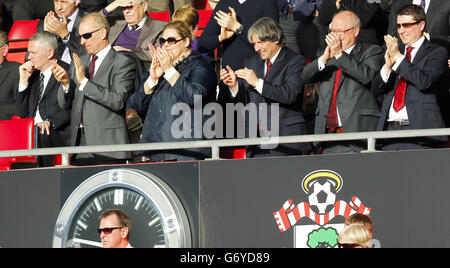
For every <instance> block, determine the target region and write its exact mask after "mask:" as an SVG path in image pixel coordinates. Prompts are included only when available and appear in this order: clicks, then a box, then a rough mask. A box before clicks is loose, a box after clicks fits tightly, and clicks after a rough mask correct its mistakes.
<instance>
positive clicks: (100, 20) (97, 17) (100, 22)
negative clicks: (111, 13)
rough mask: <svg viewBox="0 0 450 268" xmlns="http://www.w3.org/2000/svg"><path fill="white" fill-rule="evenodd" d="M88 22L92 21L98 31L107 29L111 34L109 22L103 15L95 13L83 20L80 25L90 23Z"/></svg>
mask: <svg viewBox="0 0 450 268" xmlns="http://www.w3.org/2000/svg"><path fill="white" fill-rule="evenodd" d="M88 20H92V21H90V22H91V23H92V24H93V25H94V26H95V28H96V29H97V30H98V29H103V28H105V29H106V31H107V32H108V34H109V29H110V26H109V22H108V20H107V19H106V18H105V17H104V16H103V15H101V14H99V13H95V12H94V13H89V14H87V15H86V16H84V17H83V18H82V19H81V22H80V24H81V23H86V21H88Z"/></svg>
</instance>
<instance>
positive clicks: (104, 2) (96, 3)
mask: <svg viewBox="0 0 450 268" xmlns="http://www.w3.org/2000/svg"><path fill="white" fill-rule="evenodd" d="M112 2H114V0H80V6H79V7H80V9H81V10H83V11H84V12H85V13H87V14H89V13H92V12H98V11H100V10H102V9H104V8H105V7H106V6H108V5H109V4H111V3H112Z"/></svg>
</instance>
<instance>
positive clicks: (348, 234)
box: [338, 223, 370, 247]
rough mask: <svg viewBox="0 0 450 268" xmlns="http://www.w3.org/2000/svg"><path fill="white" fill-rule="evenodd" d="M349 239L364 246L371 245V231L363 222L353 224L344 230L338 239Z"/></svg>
mask: <svg viewBox="0 0 450 268" xmlns="http://www.w3.org/2000/svg"><path fill="white" fill-rule="evenodd" d="M342 240H347V241H351V242H352V243H356V244H359V245H360V246H362V247H370V233H369V231H368V230H367V228H366V227H364V225H362V224H358V223H355V224H351V225H349V226H347V227H345V228H344V230H342V232H341V233H340V234H339V238H338V241H342Z"/></svg>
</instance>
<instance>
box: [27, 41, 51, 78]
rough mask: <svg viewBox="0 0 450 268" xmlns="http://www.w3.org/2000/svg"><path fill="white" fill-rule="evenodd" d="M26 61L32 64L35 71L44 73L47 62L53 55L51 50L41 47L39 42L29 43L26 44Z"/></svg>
mask: <svg viewBox="0 0 450 268" xmlns="http://www.w3.org/2000/svg"><path fill="white" fill-rule="evenodd" d="M28 53H29V54H28V59H29V60H30V61H31V62H32V63H33V66H34V68H35V69H38V70H40V71H45V70H46V69H47V68H48V66H49V60H50V59H51V58H52V57H53V55H54V53H55V52H54V50H53V49H48V48H46V47H45V46H43V45H41V42H39V40H34V41H30V43H29V44H28Z"/></svg>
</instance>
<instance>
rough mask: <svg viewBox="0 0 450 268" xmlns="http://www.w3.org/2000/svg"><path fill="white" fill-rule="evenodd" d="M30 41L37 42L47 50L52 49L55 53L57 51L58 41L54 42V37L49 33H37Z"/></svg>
mask: <svg viewBox="0 0 450 268" xmlns="http://www.w3.org/2000/svg"><path fill="white" fill-rule="evenodd" d="M31 41H39V43H40V44H41V45H42V46H43V47H45V48H47V49H53V50H55V51H56V49H58V41H57V40H56V36H55V35H54V34H52V33H49V32H45V31H44V32H38V33H35V34H34V35H33V36H32V37H31V38H30V42H31Z"/></svg>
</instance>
